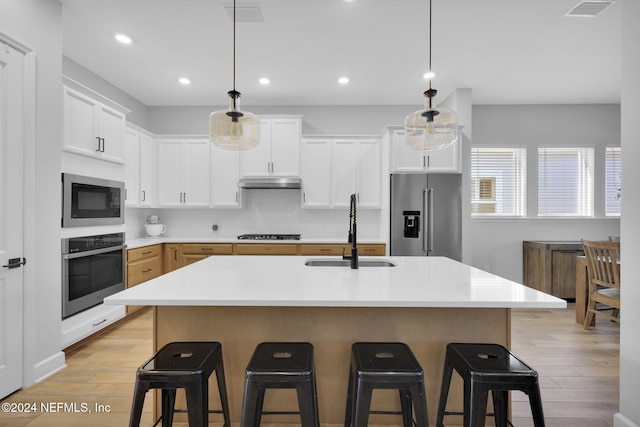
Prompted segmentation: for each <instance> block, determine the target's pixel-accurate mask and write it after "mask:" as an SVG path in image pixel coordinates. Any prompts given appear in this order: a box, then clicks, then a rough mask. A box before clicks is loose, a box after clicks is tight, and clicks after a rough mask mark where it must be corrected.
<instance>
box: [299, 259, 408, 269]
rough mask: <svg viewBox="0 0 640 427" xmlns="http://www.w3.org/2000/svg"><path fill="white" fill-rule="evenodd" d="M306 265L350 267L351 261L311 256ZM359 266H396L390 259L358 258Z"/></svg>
mask: <svg viewBox="0 0 640 427" xmlns="http://www.w3.org/2000/svg"><path fill="white" fill-rule="evenodd" d="M304 265H307V266H309V267H350V266H351V261H350V260H348V259H322V258H311V259H308V260H306V261H305V263H304ZM358 266H359V267H395V266H396V265H395V264H394V263H392V262H391V261H389V260H384V259H382V260H377V259H375V260H374V259H361V260H358Z"/></svg>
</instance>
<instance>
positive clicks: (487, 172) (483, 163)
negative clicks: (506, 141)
mask: <svg viewBox="0 0 640 427" xmlns="http://www.w3.org/2000/svg"><path fill="white" fill-rule="evenodd" d="M526 155H527V151H526V148H492V147H472V148H471V215H472V216H524V215H525V194H526V193H525V191H526V176H527V173H526V164H527V162H526Z"/></svg>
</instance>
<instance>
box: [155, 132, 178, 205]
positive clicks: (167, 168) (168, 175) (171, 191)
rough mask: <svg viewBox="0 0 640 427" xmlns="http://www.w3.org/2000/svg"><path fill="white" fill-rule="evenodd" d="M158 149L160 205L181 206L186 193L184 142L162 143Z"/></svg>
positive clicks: (169, 141) (165, 141)
mask: <svg viewBox="0 0 640 427" xmlns="http://www.w3.org/2000/svg"><path fill="white" fill-rule="evenodd" d="M158 149H159V152H158V205H159V206H180V205H181V204H182V199H183V191H184V190H183V189H182V188H183V186H182V141H178V140H164V141H160V143H159V146H158Z"/></svg>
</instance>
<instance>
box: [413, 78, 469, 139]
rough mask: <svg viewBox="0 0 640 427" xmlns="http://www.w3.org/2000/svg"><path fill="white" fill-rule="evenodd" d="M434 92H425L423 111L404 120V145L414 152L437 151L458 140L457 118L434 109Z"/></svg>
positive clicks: (431, 90)
mask: <svg viewBox="0 0 640 427" xmlns="http://www.w3.org/2000/svg"><path fill="white" fill-rule="evenodd" d="M435 92H436V90H435V89H430V90H429V91H427V92H425V106H424V109H423V110H418V111H415V112H413V113H411V114H409V115H408V116H407V117H406V118H405V120H404V130H405V133H404V137H405V143H406V144H407V145H408V146H409V147H411V148H413V149H414V150H439V149H442V148H447V147H448V146H450V145H451V144H453V143H454V142H455V141H456V140H457V139H458V116H457V114H456V113H455V112H454V111H451V110H447V109H446V108H436V106H435V101H434V97H435Z"/></svg>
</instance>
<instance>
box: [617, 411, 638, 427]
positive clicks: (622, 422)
mask: <svg viewBox="0 0 640 427" xmlns="http://www.w3.org/2000/svg"><path fill="white" fill-rule="evenodd" d="M613 427H638V424H636V423H634V422H632V421H631V420H629V419H627V417H625V416H624V415H622V414H621V413H619V412H618V413H617V414H615V415H614V416H613Z"/></svg>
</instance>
